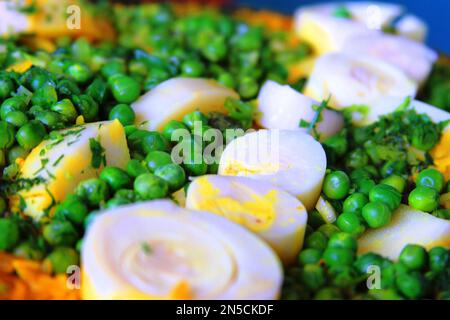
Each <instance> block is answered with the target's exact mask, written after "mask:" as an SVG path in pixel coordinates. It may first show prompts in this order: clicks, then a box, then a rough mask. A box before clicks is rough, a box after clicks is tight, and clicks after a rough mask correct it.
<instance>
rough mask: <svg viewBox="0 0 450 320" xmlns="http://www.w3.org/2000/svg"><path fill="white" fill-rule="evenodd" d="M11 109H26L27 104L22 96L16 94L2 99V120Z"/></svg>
mask: <svg viewBox="0 0 450 320" xmlns="http://www.w3.org/2000/svg"><path fill="white" fill-rule="evenodd" d="M11 111H22V112H26V111H27V105H26V103H25V101H24V99H23V98H22V97H19V96H16V97H12V98H8V99H6V100H5V101H3V103H2V105H1V107H0V117H1V118H2V119H3V120H4V119H5V118H6V115H7V114H8V113H9V112H11Z"/></svg>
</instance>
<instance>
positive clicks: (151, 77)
mask: <svg viewBox="0 0 450 320" xmlns="http://www.w3.org/2000/svg"><path fill="white" fill-rule="evenodd" d="M170 77H171V74H170V72H168V71H167V70H165V69H163V68H152V69H151V70H150V72H149V74H148V76H147V78H146V79H145V81H144V88H145V90H147V91H148V90H151V89H153V88H154V87H156V86H157V85H158V84H160V83H161V82H163V81H164V80H167V79H169V78H170Z"/></svg>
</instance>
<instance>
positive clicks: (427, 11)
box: [229, 0, 450, 54]
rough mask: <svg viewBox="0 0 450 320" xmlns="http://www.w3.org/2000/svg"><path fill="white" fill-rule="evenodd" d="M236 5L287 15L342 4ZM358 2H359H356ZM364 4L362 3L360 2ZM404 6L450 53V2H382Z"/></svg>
mask: <svg viewBox="0 0 450 320" xmlns="http://www.w3.org/2000/svg"><path fill="white" fill-rule="evenodd" d="M229 2H232V3H233V5H234V4H239V5H243V6H249V7H252V8H264V9H271V10H276V11H279V12H282V13H285V14H292V12H293V11H294V10H295V9H296V8H297V7H299V6H301V5H307V4H316V3H325V2H340V1H332V0H236V1H229ZM355 2H357V1H355ZM360 2H362V1H360ZM380 2H387V3H397V4H401V5H403V6H404V7H405V8H407V10H408V11H409V12H410V13H413V14H415V15H417V16H419V17H420V18H422V19H423V20H425V22H426V23H427V25H428V28H429V29H428V37H427V43H428V44H429V45H430V46H431V47H433V48H435V49H438V50H440V51H444V52H446V53H447V54H448V53H450V0H389V1H380Z"/></svg>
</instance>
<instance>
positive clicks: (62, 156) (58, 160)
mask: <svg viewBox="0 0 450 320" xmlns="http://www.w3.org/2000/svg"><path fill="white" fill-rule="evenodd" d="M63 158H64V155H63V154H62V155H60V156H59V157H58V159H56V161H55V162H53V166H54V167H56V166H57V165H58V163H59V162H60V161H61V160H62V159H63Z"/></svg>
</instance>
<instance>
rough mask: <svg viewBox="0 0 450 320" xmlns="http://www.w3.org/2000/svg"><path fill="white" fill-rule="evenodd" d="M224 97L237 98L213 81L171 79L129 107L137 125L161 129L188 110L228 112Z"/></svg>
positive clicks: (232, 92)
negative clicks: (133, 113)
mask: <svg viewBox="0 0 450 320" xmlns="http://www.w3.org/2000/svg"><path fill="white" fill-rule="evenodd" d="M227 98H235V99H237V98H239V96H238V94H237V93H236V92H234V91H233V90H231V89H229V88H227V87H224V86H222V85H220V84H219V83H218V82H216V81H215V80H209V79H194V78H172V79H169V80H166V81H164V82H162V83H160V84H159V85H157V86H156V87H155V88H153V89H152V90H150V91H149V92H147V93H146V94H144V95H143V96H141V97H140V98H139V99H138V100H137V101H135V102H134V103H133V104H132V105H131V107H132V108H133V110H134V112H135V114H136V121H135V123H136V124H137V125H140V126H141V127H142V128H144V129H147V130H162V129H163V127H164V125H165V124H166V123H167V122H169V121H170V120H181V119H182V118H183V116H184V115H186V114H187V113H189V112H192V111H195V110H198V111H201V112H205V113H207V112H212V111H220V112H225V113H226V112H227V111H226V109H225V107H224V104H225V100H226V99H227Z"/></svg>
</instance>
